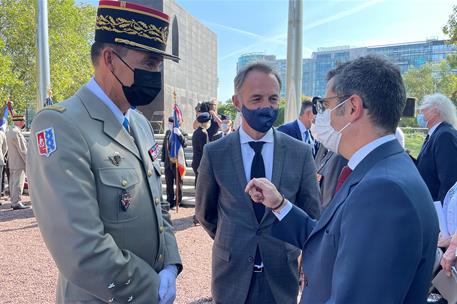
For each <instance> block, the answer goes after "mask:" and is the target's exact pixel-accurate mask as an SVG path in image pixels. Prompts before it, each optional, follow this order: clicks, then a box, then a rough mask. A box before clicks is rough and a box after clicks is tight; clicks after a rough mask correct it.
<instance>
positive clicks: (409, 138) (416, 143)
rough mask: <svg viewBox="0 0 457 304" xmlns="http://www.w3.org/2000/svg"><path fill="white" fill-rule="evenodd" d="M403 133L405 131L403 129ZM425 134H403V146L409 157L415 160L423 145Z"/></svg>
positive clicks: (415, 132)
mask: <svg viewBox="0 0 457 304" xmlns="http://www.w3.org/2000/svg"><path fill="white" fill-rule="evenodd" d="M403 131H405V130H404V129H403ZM424 139H425V134H424V133H423V132H420V131H412V132H405V145H406V149H408V150H409V151H410V153H411V155H412V156H413V157H414V158H417V155H419V152H420V150H421V147H422V144H423V143H424Z"/></svg>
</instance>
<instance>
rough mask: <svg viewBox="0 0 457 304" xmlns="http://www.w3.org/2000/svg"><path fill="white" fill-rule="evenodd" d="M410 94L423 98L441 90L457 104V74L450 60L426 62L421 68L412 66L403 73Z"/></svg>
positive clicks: (419, 98)
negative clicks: (453, 70)
mask: <svg viewBox="0 0 457 304" xmlns="http://www.w3.org/2000/svg"><path fill="white" fill-rule="evenodd" d="M403 80H404V82H405V86H406V92H407V94H408V96H412V97H416V98H418V100H421V99H422V98H423V97H424V96H425V95H429V94H433V93H436V92H440V93H442V94H444V95H446V96H448V97H449V98H451V99H452V100H453V102H454V103H455V104H456V105H457V98H456V97H457V75H455V74H454V73H453V72H452V68H451V66H450V64H449V62H448V61H446V60H445V61H442V62H441V63H438V64H437V63H426V64H424V65H423V66H421V67H420V68H413V67H411V68H410V69H408V71H407V72H406V73H404V74H403Z"/></svg>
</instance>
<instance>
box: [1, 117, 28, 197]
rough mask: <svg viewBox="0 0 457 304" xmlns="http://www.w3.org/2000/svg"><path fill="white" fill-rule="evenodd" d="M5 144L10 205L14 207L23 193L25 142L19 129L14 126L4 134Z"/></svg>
mask: <svg viewBox="0 0 457 304" xmlns="http://www.w3.org/2000/svg"><path fill="white" fill-rule="evenodd" d="M6 142H7V146H8V167H9V170H10V180H9V181H8V184H9V188H10V197H11V204H12V205H15V204H17V203H19V202H20V201H21V195H22V191H24V181H25V162H26V159H27V141H26V140H25V138H24V135H22V132H21V129H19V128H18V127H16V126H14V127H12V128H9V129H8V131H7V132H6Z"/></svg>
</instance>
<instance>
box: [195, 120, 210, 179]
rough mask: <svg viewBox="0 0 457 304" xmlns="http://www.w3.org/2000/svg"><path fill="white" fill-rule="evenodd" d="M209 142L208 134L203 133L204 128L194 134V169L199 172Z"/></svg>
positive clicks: (196, 130) (198, 129)
mask: <svg viewBox="0 0 457 304" xmlns="http://www.w3.org/2000/svg"><path fill="white" fill-rule="evenodd" d="M208 142H209V137H208V132H207V131H206V130H205V131H203V129H202V127H198V128H197V129H195V131H194V134H192V151H193V155H192V169H193V170H194V172H197V170H198V166H199V165H200V160H201V159H202V156H203V146H204V145H206V144H207V143H208Z"/></svg>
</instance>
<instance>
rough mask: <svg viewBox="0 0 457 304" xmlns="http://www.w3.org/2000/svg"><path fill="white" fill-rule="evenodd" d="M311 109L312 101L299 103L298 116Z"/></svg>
mask: <svg viewBox="0 0 457 304" xmlns="http://www.w3.org/2000/svg"><path fill="white" fill-rule="evenodd" d="M312 107H313V103H312V101H309V100H305V101H303V102H302V103H301V108H300V116H302V115H303V113H305V111H306V109H308V108H312Z"/></svg>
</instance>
